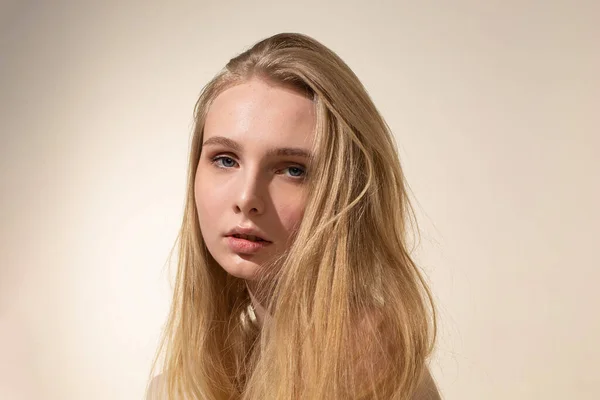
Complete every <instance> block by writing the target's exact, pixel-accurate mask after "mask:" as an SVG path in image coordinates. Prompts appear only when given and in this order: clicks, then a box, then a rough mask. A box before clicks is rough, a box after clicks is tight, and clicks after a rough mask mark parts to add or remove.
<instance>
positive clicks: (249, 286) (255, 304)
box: [246, 281, 267, 327]
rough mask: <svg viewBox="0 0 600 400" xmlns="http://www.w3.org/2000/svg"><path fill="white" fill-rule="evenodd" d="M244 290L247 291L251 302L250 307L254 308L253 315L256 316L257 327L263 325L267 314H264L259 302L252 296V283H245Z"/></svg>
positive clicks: (264, 311)
mask: <svg viewBox="0 0 600 400" xmlns="http://www.w3.org/2000/svg"><path fill="white" fill-rule="evenodd" d="M246 289H247V290H248V294H249V295H250V301H251V302H252V307H254V314H255V315H256V322H257V323H258V326H259V327H260V326H262V325H263V322H264V320H265V317H266V316H267V312H266V310H265V308H264V307H263V306H262V305H261V303H260V301H259V300H258V299H257V298H256V296H255V295H254V289H253V285H252V282H250V283H248V281H246Z"/></svg>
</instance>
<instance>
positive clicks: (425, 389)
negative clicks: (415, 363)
mask: <svg viewBox="0 0 600 400" xmlns="http://www.w3.org/2000/svg"><path fill="white" fill-rule="evenodd" d="M441 399H442V398H441V397H440V393H439V392H438V389H437V386H436V385H435V381H434V380H433V377H432V376H431V373H430V372H429V369H428V368H425V372H424V373H423V377H422V378H421V381H420V382H419V386H417V390H416V391H415V394H414V396H413V398H412V400H441Z"/></svg>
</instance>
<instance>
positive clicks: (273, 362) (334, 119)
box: [159, 34, 435, 400]
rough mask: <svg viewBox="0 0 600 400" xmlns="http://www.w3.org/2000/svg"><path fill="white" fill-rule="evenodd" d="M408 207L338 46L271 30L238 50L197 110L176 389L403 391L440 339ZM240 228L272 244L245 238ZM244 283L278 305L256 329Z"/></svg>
mask: <svg viewBox="0 0 600 400" xmlns="http://www.w3.org/2000/svg"><path fill="white" fill-rule="evenodd" d="M412 215H413V214H412V210H411V207H410V202H409V200H408V196H407V193H406V188H405V182H404V177H403V173H402V169H401V167H400V163H399V159H398V153H397V149H396V145H395V142H394V139H393V136H392V135H391V132H390V130H389V128H388V126H387V124H386V123H385V121H384V120H383V118H382V117H381V115H380V114H379V112H378V111H377V109H376V107H375V105H374V104H373V102H372V101H371V99H370V97H369V96H368V94H367V92H366V90H365V88H364V87H363V86H362V84H361V83H360V81H359V79H358V78H357V77H356V75H355V74H354V73H353V72H352V70H351V69H350V68H349V67H348V66H347V65H346V64H345V63H344V62H343V61H342V60H341V59H340V58H339V57H338V56H337V55H336V54H335V53H334V52H333V51H331V50H330V49H328V48H327V47H325V46H324V45H322V44H321V43H319V42H317V41H316V40H314V39H312V38H310V37H308V36H305V35H301V34H278V35H275V36H272V37H270V38H267V39H264V40H262V41H260V42H258V43H256V44H255V45H254V46H252V47H251V48H250V49H248V50H247V51H245V52H243V53H242V54H240V55H238V56H236V57H234V58H233V59H231V60H230V61H229V62H228V63H227V65H226V66H225V68H224V69H223V70H222V71H221V72H220V73H219V74H217V76H215V77H214V78H213V79H212V80H211V81H210V82H209V83H208V84H207V85H206V86H205V87H204V88H203V90H202V93H201V95H200V98H199V100H198V102H197V104H196V109H195V128H194V133H193V139H192V145H191V152H190V159H189V169H188V192H187V202H186V207H185V211H184V220H183V224H182V227H181V231H180V235H179V238H178V239H179V263H178V271H177V277H176V284H175V291H174V297H173V304H172V309H171V314H170V318H169V321H168V324H167V327H166V329H165V336H164V340H163V345H164V350H165V352H166V353H165V357H166V358H165V364H164V369H165V370H166V373H167V377H168V383H169V384H168V385H167V387H168V388H169V389H168V390H169V391H170V392H171V393H174V392H175V391H176V390H179V391H182V392H185V393H186V394H189V395H190V396H195V397H199V398H207V399H220V398H239V399H247V400H250V399H292V398H359V396H358V395H357V394H358V393H364V394H365V396H366V397H365V398H371V397H374V396H375V395H377V396H380V397H381V398H392V397H393V396H400V397H397V398H408V397H409V395H410V392H411V390H412V389H414V387H415V386H416V384H417V381H418V379H419V376H420V374H421V372H422V371H423V366H424V363H425V359H426V357H427V356H428V355H429V353H430V352H431V350H432V346H433V342H434V339H435V314H434V309H433V304H432V303H431V296H430V293H429V290H428V288H427V285H426V284H425V282H424V280H423V278H422V276H421V274H420V272H419V270H418V268H417V267H416V266H415V264H414V263H413V261H412V259H411V257H410V255H409V252H408V249H407V233H408V232H407V228H408V226H409V224H407V222H410V221H413V219H412ZM241 228H249V229H254V230H255V232H256V233H258V236H261V237H262V238H263V239H265V240H267V241H268V242H269V243H266V244H264V245H261V247H260V249H259V250H253V251H251V250H249V249H248V248H243V247H236V243H235V239H232V238H231V237H228V236H230V235H232V234H233V233H234V232H235V229H241ZM247 282H252V283H253V285H254V287H255V288H256V290H257V294H258V295H257V297H259V298H261V299H264V300H265V304H263V305H264V306H265V307H266V309H267V312H269V314H270V315H271V317H272V318H271V320H270V322H269V323H268V324H266V325H264V326H263V327H262V329H260V330H259V331H257V330H252V329H250V328H248V326H247V325H245V324H244V323H243V319H240V315H241V314H242V315H243V310H244V309H245V306H246V305H247V303H248V302H249V296H248V292H247V290H246V283H247ZM161 349H163V348H162V347H161ZM161 349H159V352H160V350H161ZM289 360H295V361H296V362H294V363H290V362H289ZM305 382H310V383H311V384H310V385H307V384H305ZM394 398H396V397H394Z"/></svg>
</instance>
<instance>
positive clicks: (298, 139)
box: [194, 78, 439, 400]
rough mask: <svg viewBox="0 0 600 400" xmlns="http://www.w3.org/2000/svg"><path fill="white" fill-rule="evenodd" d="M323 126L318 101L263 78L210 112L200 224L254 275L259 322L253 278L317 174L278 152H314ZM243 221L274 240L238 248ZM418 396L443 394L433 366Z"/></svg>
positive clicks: (286, 236) (223, 256)
mask: <svg viewBox="0 0 600 400" xmlns="http://www.w3.org/2000/svg"><path fill="white" fill-rule="evenodd" d="M315 124H316V116H315V108H314V104H313V102H312V101H311V100H310V99H308V98H307V97H305V96H304V95H302V94H299V93H298V92H296V91H294V90H292V89H289V88H286V87H282V86H280V85H274V84H271V83H269V82H267V81H264V80H261V79H257V78H255V79H252V80H250V81H248V82H246V83H242V84H240V85H237V86H234V87H231V88H229V89H227V90H225V91H223V92H222V93H221V94H219V95H218V96H217V97H216V99H215V100H214V102H213V103H212V105H211V107H210V109H209V110H208V114H207V118H206V121H205V125H204V137H203V147H202V152H201V155H200V160H199V163H198V167H197V171H196V180H195V186H194V191H195V197H196V208H197V211H198V219H199V224H200V230H201V232H202V236H203V238H204V241H205V243H206V246H207V248H208V250H209V252H210V253H211V255H212V256H213V257H214V259H215V260H216V261H217V262H218V263H219V265H221V267H222V268H223V269H224V270H225V271H227V273H229V274H231V275H233V276H236V277H238V278H241V279H244V280H245V281H246V284H247V287H248V291H249V293H250V297H251V300H252V303H253V305H254V308H255V314H256V316H257V319H258V323H259V324H262V323H263V321H264V318H265V317H266V313H265V310H264V308H263V307H262V306H261V305H260V303H261V301H260V299H256V298H255V297H254V295H253V290H252V287H253V282H254V281H255V280H256V278H257V276H259V273H260V268H261V265H263V264H264V263H265V262H266V261H268V260H270V259H272V258H273V257H276V256H277V255H279V254H281V253H282V252H283V251H284V250H285V249H286V248H287V246H289V244H290V242H291V241H292V240H293V237H294V231H295V229H296V228H297V226H298V225H299V223H300V221H301V219H302V217H303V213H304V208H305V205H306V199H307V193H306V184H305V179H303V177H305V176H306V174H307V173H310V171H308V170H307V162H308V160H307V159H306V158H305V157H302V156H300V155H297V154H291V155H290V154H287V155H286V154H283V155H274V154H272V150H274V149H279V148H293V149H297V150H301V151H304V152H305V153H310V149H311V145H312V142H313V140H314V134H315V133H314V131H315ZM223 138H225V139H226V140H224V139H223ZM227 140H229V142H227ZM231 141H233V142H231ZM236 143H237V145H236ZM288 153H289V152H288ZM238 225H241V226H253V227H256V228H258V229H259V230H261V231H262V232H263V233H264V236H263V237H264V238H265V239H267V240H269V241H271V242H272V243H271V244H270V245H269V246H267V247H265V248H264V249H262V250H260V251H259V252H258V253H254V254H243V253H239V252H235V251H233V250H232V249H231V248H230V247H229V245H228V239H227V238H226V237H225V235H226V233H227V232H228V231H229V230H231V229H233V228H235V227H236V226H238ZM414 399H419V400H425V399H431V400H436V399H439V394H438V392H437V389H436V387H435V383H434V382H433V379H432V378H431V375H430V374H429V371H426V374H425V377H424V379H423V381H422V383H421V385H420V386H419V389H418V391H417V393H416V395H415V397H414Z"/></svg>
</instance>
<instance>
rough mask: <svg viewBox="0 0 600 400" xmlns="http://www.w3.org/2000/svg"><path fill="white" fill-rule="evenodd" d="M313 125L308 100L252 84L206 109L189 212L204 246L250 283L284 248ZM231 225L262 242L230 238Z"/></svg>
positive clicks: (299, 204)
mask: <svg viewBox="0 0 600 400" xmlns="http://www.w3.org/2000/svg"><path fill="white" fill-rule="evenodd" d="M315 123H316V119H315V110H314V103H313V102H312V101H311V100H310V99H308V98H306V97H305V96H303V95H301V94H299V93H297V92H295V91H293V90H291V89H287V88H285V87H282V86H275V85H273V84H269V83H266V82H265V81H263V80H259V79H252V80H250V81H248V82H246V83H243V84H240V85H237V86H234V87H232V88H229V89H227V90H225V91H223V92H222V93H221V94H220V95H219V96H217V97H216V99H215V100H214V102H213V103H212V105H211V107H210V108H209V110H208V114H207V117H206V122H205V125H204V136H203V140H202V143H203V144H202V152H201V155H200V161H199V163H198V167H197V171H196V181H195V196H196V208H197V211H198V219H199V224H200V230H201V232H202V236H203V238H204V241H205V243H206V246H207V247H208V250H209V251H210V253H211V255H212V256H213V257H214V259H215V260H216V261H217V262H218V263H219V264H220V265H221V266H222V267H223V268H224V269H225V270H226V271H227V272H228V273H229V274H231V275H233V276H236V277H238V278H242V279H248V280H252V279H256V278H257V276H256V275H255V274H256V272H257V270H258V269H259V268H260V267H261V265H263V264H264V263H265V262H266V261H268V260H271V259H273V258H275V257H276V256H277V255H280V254H281V253H282V252H284V251H285V250H286V248H287V247H288V246H289V245H290V244H291V241H292V240H293V234H294V231H295V229H296V228H297V227H298V225H299V223H300V220H301V219H302V216H303V214H304V207H305V203H306V195H307V193H306V187H307V185H306V181H305V177H306V174H307V173H309V171H307V165H308V164H307V162H308V158H307V156H308V155H309V154H310V150H311V146H312V142H313V138H314V130H315ZM236 228H246V229H250V230H252V231H255V235H256V236H260V237H262V238H263V239H265V240H267V242H255V241H252V240H250V241H249V240H245V239H243V238H240V239H238V238H235V237H232V236H231V235H232V233H231V232H232V231H233V230H235V229H236ZM250 239H253V238H250Z"/></svg>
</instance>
